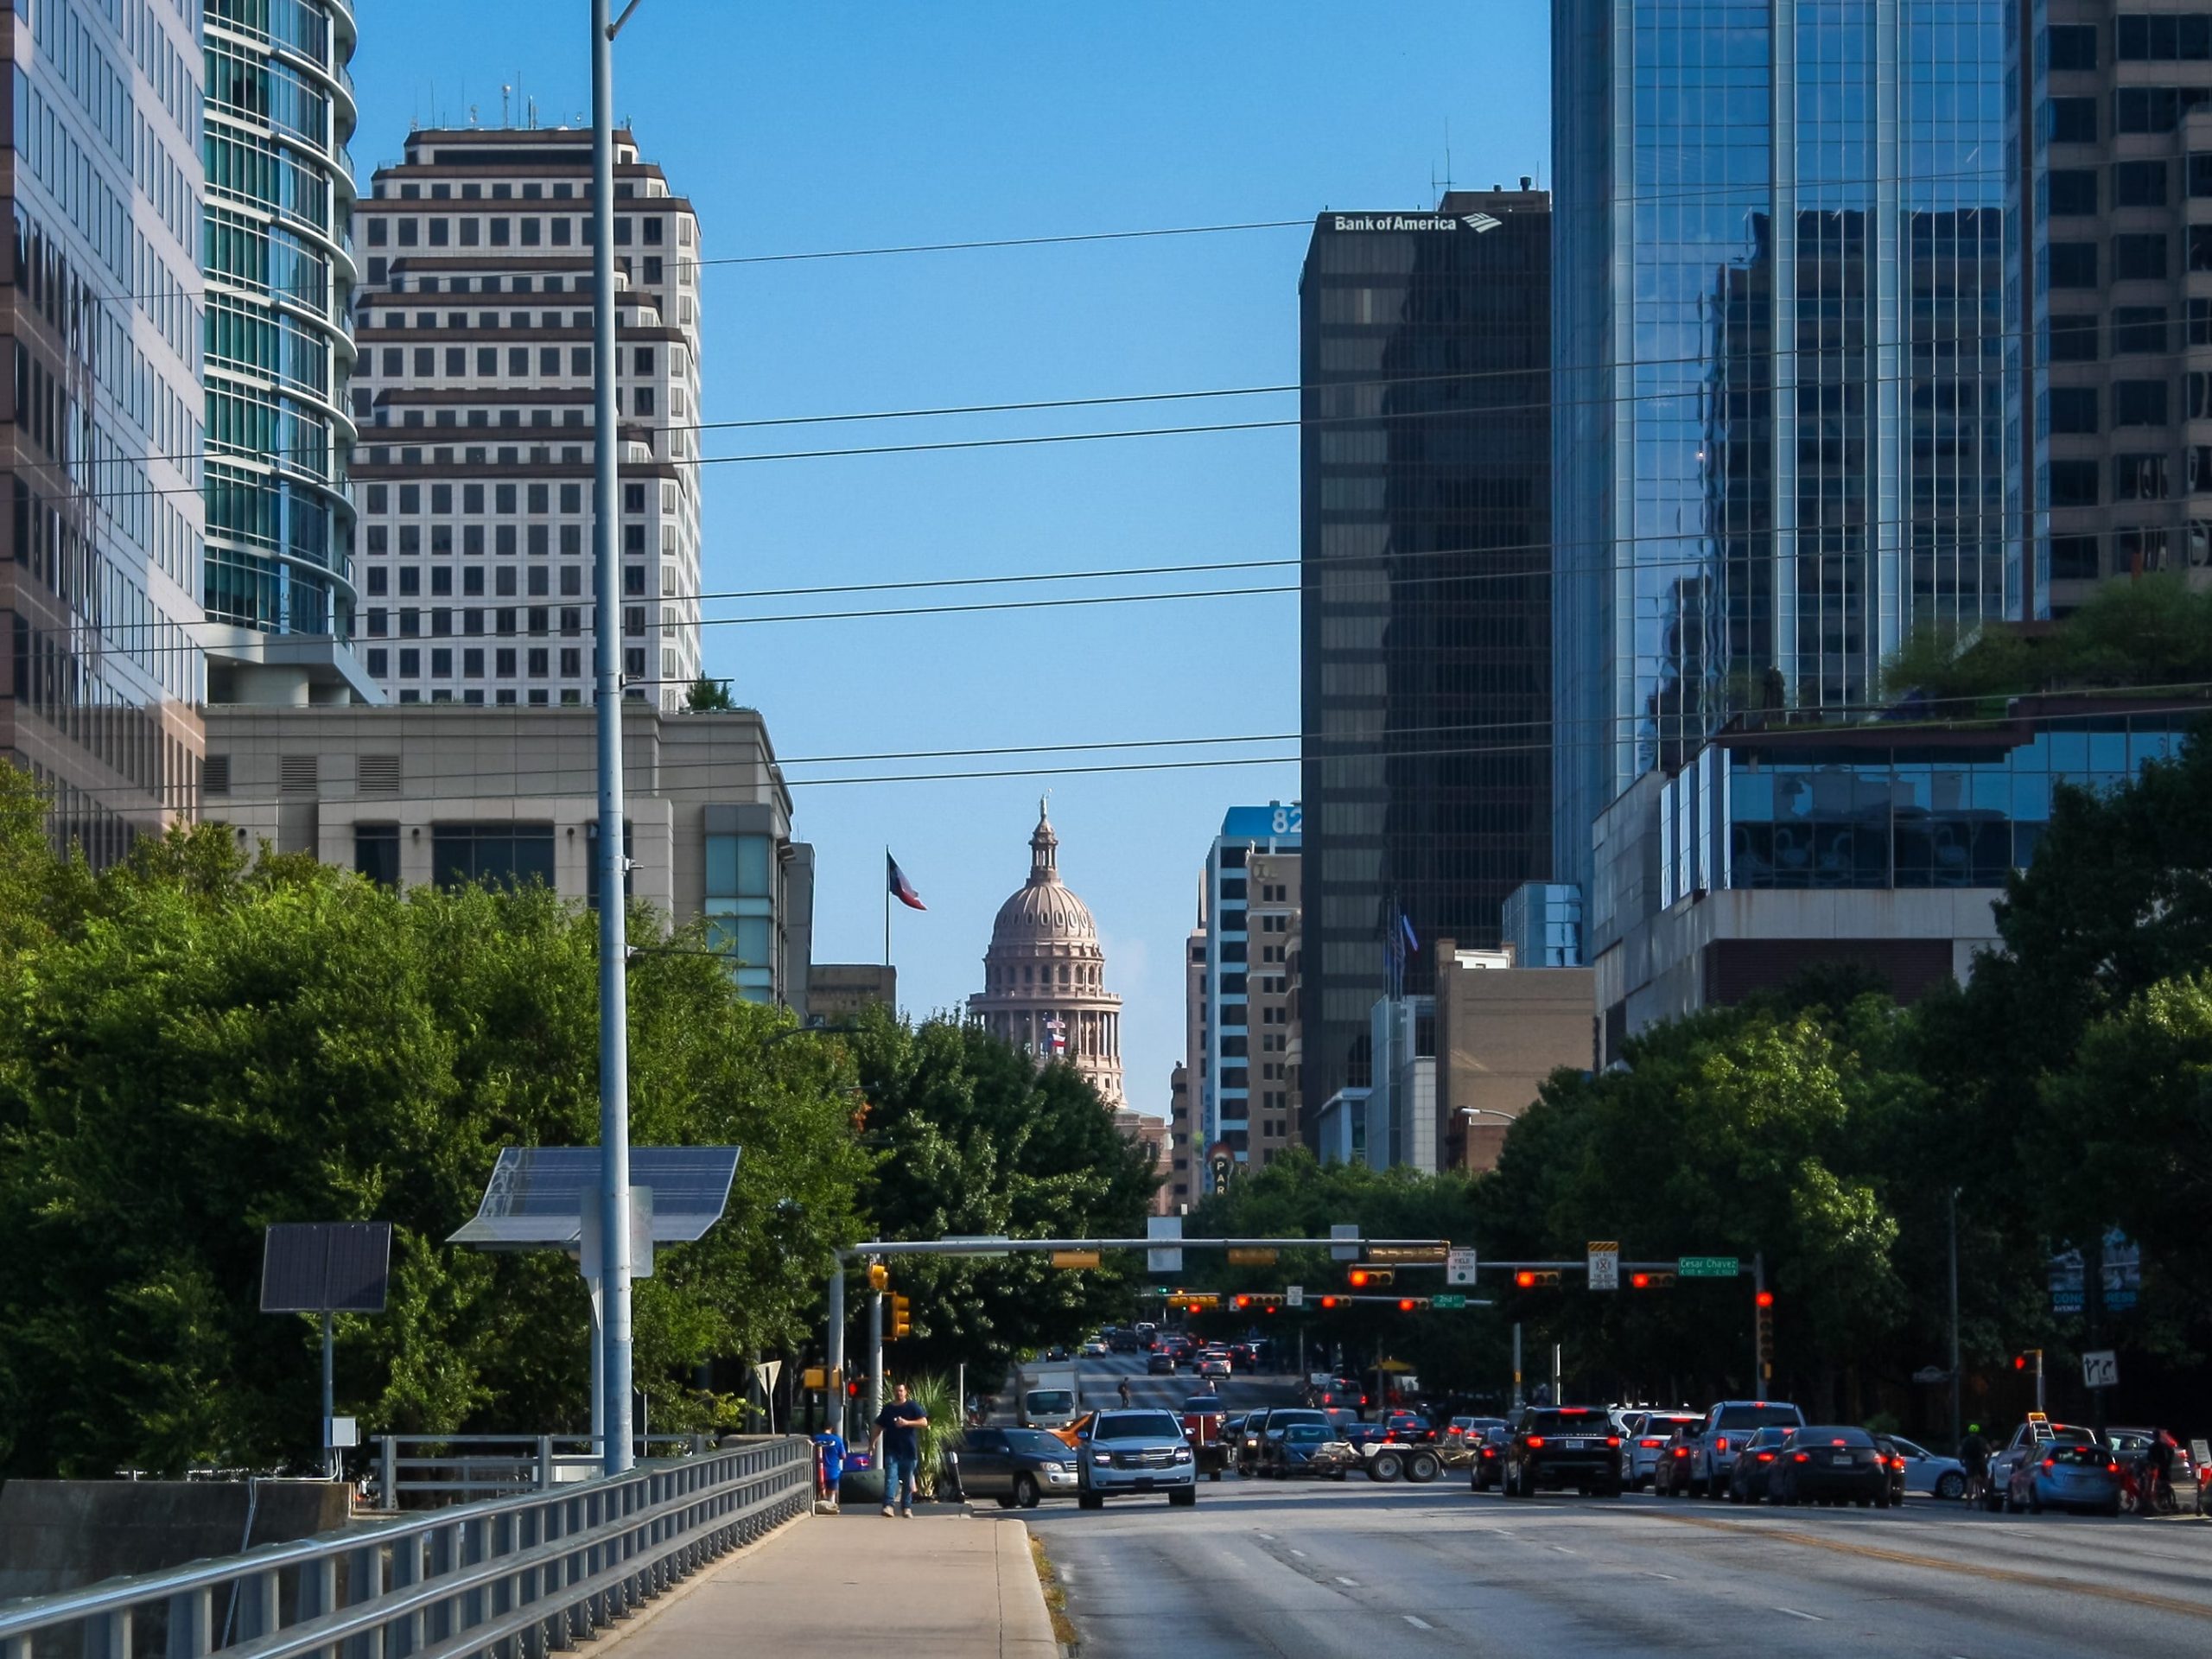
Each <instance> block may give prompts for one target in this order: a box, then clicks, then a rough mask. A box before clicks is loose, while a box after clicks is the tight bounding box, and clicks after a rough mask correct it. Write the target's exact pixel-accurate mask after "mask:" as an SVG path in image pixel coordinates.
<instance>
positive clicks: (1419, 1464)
mask: <svg viewBox="0 0 2212 1659" xmlns="http://www.w3.org/2000/svg"><path fill="white" fill-rule="evenodd" d="M1443 1472H1444V1465H1442V1464H1441V1463H1440V1462H1439V1461H1437V1457H1436V1453H1435V1452H1414V1454H1413V1456H1412V1458H1411V1459H1408V1461H1407V1464H1406V1478H1407V1479H1408V1480H1410V1481H1412V1482H1413V1483H1414V1484H1415V1485H1416V1486H1423V1485H1427V1484H1428V1483H1429V1482H1430V1481H1432V1480H1434V1479H1435V1478H1437V1477H1438V1476H1439V1475H1440V1474H1442V1473H1443Z"/></svg>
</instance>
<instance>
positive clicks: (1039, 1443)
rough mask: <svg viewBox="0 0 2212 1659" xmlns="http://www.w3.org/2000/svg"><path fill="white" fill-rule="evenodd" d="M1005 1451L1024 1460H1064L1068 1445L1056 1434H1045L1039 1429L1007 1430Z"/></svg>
mask: <svg viewBox="0 0 2212 1659" xmlns="http://www.w3.org/2000/svg"><path fill="white" fill-rule="evenodd" d="M1006 1444H1007V1450H1008V1451H1010V1452H1014V1453H1016V1454H1017V1455H1018V1456H1020V1457H1025V1458H1065V1457H1066V1456H1067V1454H1068V1443H1067V1442H1066V1441H1065V1440H1062V1439H1061V1438H1060V1437H1059V1436H1058V1435H1057V1434H1047V1433H1046V1432H1045V1431H1044V1430H1043V1429H1041V1428H1009V1429H1008V1430H1007V1432H1006Z"/></svg>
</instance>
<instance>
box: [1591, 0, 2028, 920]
mask: <svg viewBox="0 0 2212 1659" xmlns="http://www.w3.org/2000/svg"><path fill="white" fill-rule="evenodd" d="M1553 53H1554V60H1553V83H1554V156H1553V164H1554V175H1555V178H1556V184H1557V191H1556V198H1555V202H1554V210H1555V212H1556V213H1557V214H1558V216H1559V222H1560V240H1559V248H1560V254H1559V259H1558V263H1557V265H1556V268H1555V270H1554V319H1555V325H1556V326H1555V330H1554V388H1555V394H1556V398H1557V401H1556V403H1555V405H1554V429H1553V431H1554V474H1553V476H1554V520H1555V525H1556V528H1555V555H1554V568H1555V598H1554V661H1555V663H1556V664H1557V671H1556V675H1555V679H1554V684H1555V686H1556V688H1557V690H1556V694H1555V701H1554V721H1555V724H1554V746H1555V755H1554V778H1555V779H1556V784H1555V797H1554V798H1555V802H1556V810H1555V814H1554V867H1555V871H1556V873H1557V874H1558V875H1559V876H1560V879H1562V880H1573V881H1574V882H1576V883H1578V884H1581V885H1585V886H1586V884H1587V883H1588V880H1589V879H1590V861H1591V850H1590V832H1591V827H1592V823H1594V821H1595V820H1596V817H1597V816H1598V814H1599V812H1600V811H1602V810H1604V808H1605V805H1606V804H1608V803H1609V802H1611V800H1612V799H1613V798H1614V797H1615V796H1617V795H1618V793H1619V792H1620V791H1622V790H1624V789H1625V788H1626V787H1627V786H1628V785H1629V784H1630V783H1631V782H1633V781H1634V779H1636V778H1637V776H1638V775H1640V774H1641V773H1642V772H1645V771H1647V770H1649V769H1650V768H1652V767H1654V766H1661V767H1667V768H1669V769H1671V768H1673V767H1675V766H1680V765H1681V761H1682V759H1683V757H1684V756H1685V755H1686V754H1687V753H1689V752H1690V751H1691V750H1692V749H1694V747H1695V745H1696V744H1697V742H1698V741H1699V740H1700V738H1701V737H1702V736H1703V734H1706V733H1707V732H1709V731H1711V730H1713V729H1714V728H1716V727H1718V726H1719V724H1720V723H1721V722H1722V721H1725V720H1726V719H1727V718H1728V717H1729V715H1732V714H1733V713H1736V712H1738V711H1742V710H1747V709H1772V708H1777V707H1790V708H1799V709H1825V710H1829V711H1834V712H1838V713H1840V712H1843V711H1846V710H1848V709H1852V708H1853V707H1855V706H1856V705H1859V704H1861V703H1864V702H1866V701H1868V700H1869V699H1870V698H1871V697H1872V696H1873V695H1874V693H1875V691H1876V690H1877V687H1878V680H1879V673H1880V664H1881V660H1882V658H1883V657H1884V656H1885V654H1886V653H1887V652H1891V651H1892V650H1894V649H1895V648H1896V647H1897V645H1898V644H1899V643H1901V641H1902V640H1903V639H1904V635H1905V634H1906V633H1907V632H1909V631H1910V629H1911V628H1913V627H1914V626H1916V625H1919V624H1922V623H1925V622H1935V621H1941V622H1955V621H1960V620H1972V619H1974V618H1977V617H1980V616H1982V615H1986V614H1993V613H1998V612H1999V610H2000V609H2001V606H2002V600H2003V576H2004V565H2005V537H2004V524H2003V514H2004V505H2005V493H2004V482H2005V464H2006V450H2005V443H2004V435H2003V417H2004V405H2003V377H2004V372H2005V365H2004V361H2003V356H2002V348H2003V340H2004V332H2005V331H2004V293H2005V291H2004V281H2003V276H2004V272H2003V257H2004V240H2003V227H2004V211H2003V203H2004V200H2005V173H2004V147H2005V119H2004V71H2005V4H2004V0H1556V3H1555V4H1554V29H1553Z"/></svg>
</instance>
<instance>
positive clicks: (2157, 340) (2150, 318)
mask: <svg viewBox="0 0 2212 1659" xmlns="http://www.w3.org/2000/svg"><path fill="white" fill-rule="evenodd" d="M2172 334H2173V330H2172V329H2171V328H2170V327H2168V326H2167V323H2166V308H2165V307H2164V306H2163V305H2116V306H2114V307H2113V311H2112V354H2113V356H2114V357H2123V356H2131V355H2134V354H2136V353H2165V352H2169V351H2171V350H2172V349H2173V346H2172V344H2171V340H2172Z"/></svg>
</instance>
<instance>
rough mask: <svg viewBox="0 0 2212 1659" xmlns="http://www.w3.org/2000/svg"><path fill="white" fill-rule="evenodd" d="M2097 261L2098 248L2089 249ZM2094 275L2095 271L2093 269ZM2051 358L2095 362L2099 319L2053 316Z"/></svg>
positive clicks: (2065, 360)
mask: <svg viewBox="0 0 2212 1659" xmlns="http://www.w3.org/2000/svg"><path fill="white" fill-rule="evenodd" d="M2089 253H2090V262H2091V264H2092V265H2093V266H2094V263H2095V256H2096V250H2095V249H2094V247H2093V248H2091V249H2090V250H2089ZM2090 274H2091V275H2092V276H2094V274H2095V272H2094V270H2092V271H2091V273H2090ZM2050 360H2051V361H2052V362H2054V363H2094V362H2095V361H2096V360H2097V320H2096V319H2095V318H2094V317H2093V316H2053V317H2052V318H2051V320H2050Z"/></svg>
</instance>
